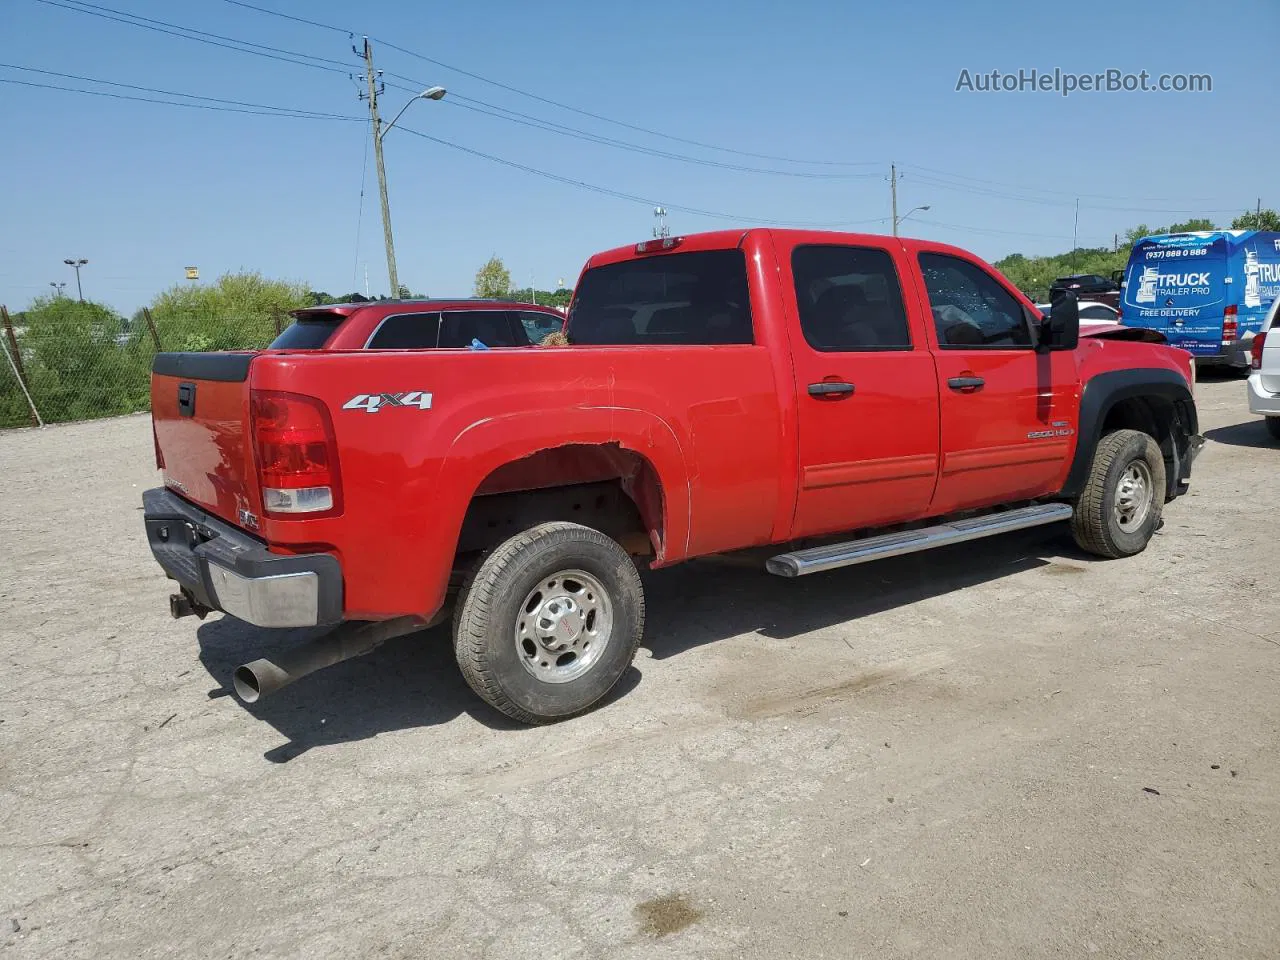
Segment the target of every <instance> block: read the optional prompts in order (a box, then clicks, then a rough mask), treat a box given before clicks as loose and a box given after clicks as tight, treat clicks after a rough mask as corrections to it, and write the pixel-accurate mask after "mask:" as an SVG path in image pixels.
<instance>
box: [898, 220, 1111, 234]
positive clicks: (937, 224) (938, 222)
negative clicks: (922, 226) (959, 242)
mask: <svg viewBox="0 0 1280 960" xmlns="http://www.w3.org/2000/svg"><path fill="white" fill-rule="evenodd" d="M914 220H915V222H916V223H927V224H928V225H929V226H931V227H946V228H947V229H949V230H964V231H966V232H967V233H991V234H996V235H999V236H1010V237H1041V238H1046V239H1047V238H1052V239H1055V240H1070V239H1071V235H1070V234H1062V233H1043V232H1041V231H1038V230H1037V231H1029V230H999V229H997V228H995V227H970V226H968V225H966V224H963V223H943V222H942V221H941V220H926V219H925V218H924V217H915V218H914ZM1088 238H1089V239H1092V240H1097V239H1105V238H1101V236H1100V235H1096V234H1091V235H1089V236H1088Z"/></svg>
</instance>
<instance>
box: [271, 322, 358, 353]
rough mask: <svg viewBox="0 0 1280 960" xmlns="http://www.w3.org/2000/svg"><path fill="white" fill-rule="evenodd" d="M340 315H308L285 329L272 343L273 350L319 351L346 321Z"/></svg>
mask: <svg viewBox="0 0 1280 960" xmlns="http://www.w3.org/2000/svg"><path fill="white" fill-rule="evenodd" d="M345 319H346V317H344V316H343V315H342V314H340V313H322V314H307V315H304V316H301V317H299V318H298V319H297V320H295V321H294V322H293V323H291V324H290V325H289V326H287V327H285V328H284V330H283V331H282V332H281V333H280V336H278V337H276V338H275V339H274V340H272V341H271V346H270V347H269V349H271V350H319V349H320V348H321V347H323V346H324V345H325V344H326V343H328V342H329V338H330V337H332V336H333V335H334V333H335V332H336V331H337V329H338V327H340V326H342V321H343V320H345Z"/></svg>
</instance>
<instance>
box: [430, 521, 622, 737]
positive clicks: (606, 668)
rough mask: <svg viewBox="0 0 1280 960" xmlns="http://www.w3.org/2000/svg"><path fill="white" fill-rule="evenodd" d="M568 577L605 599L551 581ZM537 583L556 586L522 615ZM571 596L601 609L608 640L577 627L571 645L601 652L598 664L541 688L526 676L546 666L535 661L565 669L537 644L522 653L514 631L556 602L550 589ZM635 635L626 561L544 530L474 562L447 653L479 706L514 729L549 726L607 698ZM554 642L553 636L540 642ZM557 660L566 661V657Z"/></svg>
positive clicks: (596, 539) (603, 542) (577, 529)
mask: <svg viewBox="0 0 1280 960" xmlns="http://www.w3.org/2000/svg"><path fill="white" fill-rule="evenodd" d="M572 571H580V572H581V573H584V574H586V575H587V577H588V578H593V579H594V580H595V581H596V583H597V584H598V585H599V586H600V587H601V588H602V590H603V591H604V594H605V596H604V597H601V598H596V597H595V596H594V592H592V593H588V592H586V590H585V589H584V588H583V587H582V584H581V583H580V582H579V581H576V580H574V578H573V577H572V575H569V576H566V577H563V578H560V579H557V575H559V574H562V573H566V572H572ZM543 581H549V582H553V583H556V584H557V587H556V588H555V590H549V591H547V596H546V598H545V600H539V601H534V602H535V603H536V604H538V606H537V607H527V606H526V600H530V599H532V597H534V596H540V595H541V594H542V591H543V590H544V589H545V588H543V587H542V586H541V585H542V583H543ZM575 588H576V589H577V590H579V591H582V594H581V596H582V599H583V600H584V607H585V605H586V604H585V600H586V598H587V597H591V598H592V599H593V600H594V601H595V602H596V603H597V604H600V605H606V604H607V605H606V606H601V607H600V609H602V610H607V611H608V612H607V614H601V616H602V617H607V620H608V622H609V624H610V628H609V631H608V636H607V637H606V638H604V640H603V641H600V640H599V639H598V638H597V637H595V636H594V635H591V634H589V633H587V630H588V628H589V626H590V624H591V622H592V621H591V620H590V619H583V620H582V621H581V630H580V631H579V632H578V634H577V635H576V636H575V640H574V643H575V644H578V643H582V645H583V646H588V645H589V644H588V643H586V642H584V641H585V640H586V638H587V637H588V636H590V637H591V638H592V639H594V640H596V641H597V642H598V643H599V644H600V645H599V646H598V647H597V648H596V649H597V650H599V651H600V652H599V653H592V654H591V656H592V657H596V658H598V659H594V660H591V662H590V663H589V665H588V666H587V667H586V668H584V669H585V672H583V673H582V674H581V675H580V676H575V677H573V678H572V679H569V680H561V681H560V682H549V681H548V680H546V679H543V678H540V677H538V676H535V675H534V671H535V670H537V669H538V662H539V660H540V658H546V659H542V660H541V666H542V667H543V668H546V667H547V666H548V664H550V666H551V669H552V671H554V670H557V669H566V668H559V667H557V666H556V663H555V662H554V661H555V660H556V656H557V655H556V654H554V653H546V652H545V651H544V648H543V647H541V646H538V645H537V642H540V641H538V637H537V636H535V637H533V638H532V639H529V638H526V640H527V641H528V645H527V646H525V647H524V648H523V649H524V650H525V651H527V652H525V653H522V652H521V649H519V648H518V642H522V641H517V630H519V629H520V626H521V624H524V623H526V622H527V620H528V619H529V617H530V615H531V613H530V611H533V610H541V609H542V608H543V607H545V606H546V604H548V603H550V602H552V600H554V599H555V597H554V596H553V594H555V591H556V590H562V591H570V593H572V591H573V590H574V589H575ZM562 599H563V598H562ZM534 619H537V617H536V616H534ZM597 623H598V622H597ZM569 629H571V628H569ZM553 633H554V631H553ZM643 633H644V588H643V587H642V585H641V583H640V575H639V573H637V571H636V567H635V564H634V563H632V562H631V558H630V557H629V556H627V554H626V552H624V551H623V549H622V548H621V547H620V546H618V544H617V543H616V542H614V541H613V540H611V539H610V538H609V537H606V536H605V535H604V534H603V533H600V532H599V531H598V530H593V529H591V528H590V527H584V526H580V525H579V524H576V523H543V524H539V525H538V526H536V527H532V528H531V529H529V530H526V531H524V532H523V533H520V534H517V535H516V536H514V537H512V538H511V539H509V540H507V541H506V542H505V543H502V544H500V545H499V546H498V547H496V548H495V549H494V550H493V551H492V552H490V553H489V554H488V555H487V556H485V557H484V559H483V560H482V561H481V562H480V564H479V566H478V567H477V568H476V570H475V572H474V573H473V574H472V576H471V577H470V578H469V580H468V581H467V583H466V584H464V586H463V588H462V592H461V594H460V595H459V597H458V605H457V612H456V613H455V615H454V624H453V644H454V653H455V655H456V656H457V659H458V666H459V667H461V668H462V675H463V676H464V677H466V680H467V683H468V684H470V686H471V689H472V690H474V691H475V692H476V693H477V694H479V695H480V697H481V698H482V699H483V700H484V701H485V702H486V703H488V704H489V705H490V706H492V707H494V708H495V709H497V710H500V711H501V712H502V713H504V714H506V715H507V716H508V717H511V718H512V719H514V720H518V721H520V722H521V723H531V724H533V723H551V722H553V721H556V720H563V719H565V718H567V717H572V716H574V715H575V714H579V713H582V712H583V711H585V710H587V709H589V708H590V707H591V706H592V705H593V704H595V703H596V702H597V701H598V700H599V699H600V698H601V697H603V696H604V695H605V694H606V693H608V692H609V691H610V690H611V689H612V688H613V685H614V684H615V683H617V682H618V679H619V678H620V677H621V676H622V674H623V673H624V672H625V671H626V669H627V667H629V666H630V665H631V661H632V660H634V659H635V655H636V648H637V647H638V646H639V645H640V638H641V635H642V634H643ZM556 640H557V637H556V636H552V637H551V638H550V639H549V640H548V641H547V642H551V643H554V642H556ZM535 641H537V642H535ZM575 649H576V647H575ZM530 654H536V655H533V656H530ZM576 655H577V654H574V656H576ZM559 656H560V657H562V658H563V657H568V658H569V660H570V662H572V660H573V657H571V656H570V653H569V652H567V651H566V652H565V653H561V654H559ZM586 659H587V657H586V652H585V651H584V652H583V661H585V660H586ZM526 662H527V663H529V664H530V665H529V666H526ZM579 667H581V662H579Z"/></svg>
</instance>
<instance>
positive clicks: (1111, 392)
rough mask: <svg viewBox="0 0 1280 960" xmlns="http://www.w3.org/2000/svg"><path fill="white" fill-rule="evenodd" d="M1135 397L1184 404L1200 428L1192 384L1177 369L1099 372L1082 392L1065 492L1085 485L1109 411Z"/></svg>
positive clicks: (1194, 428) (1072, 493)
mask: <svg viewBox="0 0 1280 960" xmlns="http://www.w3.org/2000/svg"><path fill="white" fill-rule="evenodd" d="M1134 397H1159V398H1161V399H1164V400H1169V401H1171V402H1173V403H1175V404H1182V405H1183V409H1184V410H1185V411H1187V415H1189V416H1190V423H1189V424H1188V427H1189V429H1190V432H1191V433H1196V432H1197V431H1198V430H1199V426H1198V424H1197V422H1196V407H1195V400H1194V398H1193V397H1192V395H1191V388H1190V387H1188V386H1187V381H1186V379H1185V378H1184V377H1183V376H1182V374H1180V373H1178V372H1177V371H1176V370H1170V369H1168V368H1166V367H1150V368H1148V367H1139V368H1135V369H1131V370H1111V371H1108V372H1106V373H1099V374H1096V375H1095V376H1093V377H1090V378H1089V379H1088V380H1086V381H1085V383H1084V385H1083V388H1082V390H1081V393H1080V414H1079V418H1078V430H1077V438H1078V439H1077V443H1076V452H1075V457H1074V458H1073V459H1072V461H1071V469H1070V470H1069V471H1068V473H1067V480H1066V483H1064V484H1063V486H1062V490H1061V494H1062V496H1065V497H1074V496H1078V495H1079V493H1080V491H1082V490H1083V489H1084V485H1085V482H1086V481H1087V480H1088V477H1089V469H1090V467H1091V466H1092V465H1093V452H1094V450H1096V449H1097V446H1098V441H1099V440H1101V439H1102V425H1103V424H1104V423H1106V420H1107V414H1108V413H1110V412H1111V409H1112V408H1113V407H1114V406H1115V405H1116V404H1117V403H1119V402H1121V401H1122V400H1129V399H1132V398H1134Z"/></svg>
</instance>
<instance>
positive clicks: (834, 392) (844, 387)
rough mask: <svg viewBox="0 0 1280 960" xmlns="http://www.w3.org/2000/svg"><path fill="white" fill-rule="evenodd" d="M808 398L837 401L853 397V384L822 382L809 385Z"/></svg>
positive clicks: (831, 381) (835, 381)
mask: <svg viewBox="0 0 1280 960" xmlns="http://www.w3.org/2000/svg"><path fill="white" fill-rule="evenodd" d="M809 396H811V397H818V398H820V399H830V400H839V399H840V398H842V397H851V396H853V384H852V383H845V382H844V381H842V380H823V381H822V382H820V383H811V384H809Z"/></svg>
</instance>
